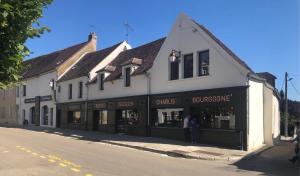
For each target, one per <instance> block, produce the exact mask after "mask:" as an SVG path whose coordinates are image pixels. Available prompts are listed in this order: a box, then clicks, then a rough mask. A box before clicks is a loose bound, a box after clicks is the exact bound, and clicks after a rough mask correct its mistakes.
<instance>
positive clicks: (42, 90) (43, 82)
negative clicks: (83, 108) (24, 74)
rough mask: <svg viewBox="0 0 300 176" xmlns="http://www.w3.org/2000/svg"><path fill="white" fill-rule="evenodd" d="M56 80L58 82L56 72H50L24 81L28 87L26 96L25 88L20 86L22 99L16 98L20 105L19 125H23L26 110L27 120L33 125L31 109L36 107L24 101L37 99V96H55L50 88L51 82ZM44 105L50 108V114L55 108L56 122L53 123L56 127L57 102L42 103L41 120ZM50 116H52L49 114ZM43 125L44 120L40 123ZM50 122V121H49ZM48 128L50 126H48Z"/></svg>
mask: <svg viewBox="0 0 300 176" xmlns="http://www.w3.org/2000/svg"><path fill="white" fill-rule="evenodd" d="M52 79H54V80H56V79H57V77H56V72H49V73H46V74H43V75H40V76H37V77H32V78H29V79H26V80H23V82H22V85H23V84H25V85H26V96H25V97H24V96H23V86H22V85H21V86H20V97H19V98H16V104H17V105H19V116H18V123H19V124H22V123H23V116H22V110H23V109H25V113H26V115H25V119H26V120H28V121H29V123H31V119H30V108H31V107H34V106H35V103H25V102H24V100H25V99H28V98H35V97H36V96H47V95H53V91H52V90H51V87H50V86H49V83H50V81H51V80H52ZM43 105H47V106H48V108H49V112H50V108H54V115H53V116H54V117H53V119H54V122H53V126H52V127H55V124H56V121H55V119H56V118H55V117H56V116H55V112H56V106H55V102H54V99H53V100H52V101H43V102H41V106H40V112H41V113H40V114H41V116H40V118H42V110H41V108H42V106H43ZM49 115H50V114H49ZM40 122H41V124H42V120H41V121H40ZM49 122H50V121H49ZM46 126H50V123H49V125H46Z"/></svg>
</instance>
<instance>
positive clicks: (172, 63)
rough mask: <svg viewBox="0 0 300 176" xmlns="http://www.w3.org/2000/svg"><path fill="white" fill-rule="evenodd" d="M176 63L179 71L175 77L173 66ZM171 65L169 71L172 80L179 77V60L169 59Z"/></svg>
mask: <svg viewBox="0 0 300 176" xmlns="http://www.w3.org/2000/svg"><path fill="white" fill-rule="evenodd" d="M175 64H176V65H177V73H176V77H173V75H174V74H172V71H173V69H172V68H173V66H174V65H175ZM169 65H170V71H169V75H170V79H169V80H170V81H173V80H178V79H179V67H180V63H179V60H177V61H174V62H171V61H169Z"/></svg>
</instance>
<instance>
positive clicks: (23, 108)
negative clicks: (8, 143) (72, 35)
mask: <svg viewBox="0 0 300 176" xmlns="http://www.w3.org/2000/svg"><path fill="white" fill-rule="evenodd" d="M96 40H97V37H96V35H95V34H94V33H91V34H90V35H89V38H88V41H87V42H83V43H80V44H77V45H74V46H71V47H68V48H65V49H62V50H59V51H55V52H53V53H50V54H46V55H43V56H39V57H37V58H33V59H30V60H27V61H24V65H26V67H27V69H25V70H24V72H23V73H22V76H23V79H22V84H21V85H20V86H18V87H17V88H16V89H17V92H18V93H17V94H19V95H20V96H19V97H17V98H16V104H17V107H19V111H18V114H19V116H18V122H19V124H29V125H37V126H46V127H55V126H56V118H55V117H56V92H57V91H59V90H57V89H58V88H57V86H56V81H57V80H58V79H59V78H60V77H62V76H63V75H65V73H66V72H67V71H68V70H70V69H71V68H72V67H73V65H74V64H76V63H77V62H78V61H79V60H80V59H81V58H82V57H83V56H84V55H85V54H87V53H89V52H93V51H95V50H96Z"/></svg>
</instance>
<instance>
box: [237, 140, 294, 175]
mask: <svg viewBox="0 0 300 176" xmlns="http://www.w3.org/2000/svg"><path fill="white" fill-rule="evenodd" d="M293 154H294V145H293V144H291V143H289V142H281V143H280V144H278V145H276V146H274V147H272V148H269V149H268V150H265V151H263V152H262V153H259V154H258V155H256V156H254V157H250V158H247V159H242V160H240V161H238V162H236V163H233V165H234V166H236V167H237V168H238V169H240V170H247V171H257V172H262V173H263V174H262V175H272V176H299V175H300V172H299V171H300V167H299V165H293V164H292V163H290V162H289V161H288V159H289V158H291V156H292V155H293Z"/></svg>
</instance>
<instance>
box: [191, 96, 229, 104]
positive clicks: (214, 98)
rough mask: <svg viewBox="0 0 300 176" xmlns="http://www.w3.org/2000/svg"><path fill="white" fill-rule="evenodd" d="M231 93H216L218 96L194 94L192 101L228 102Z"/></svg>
mask: <svg viewBox="0 0 300 176" xmlns="http://www.w3.org/2000/svg"><path fill="white" fill-rule="evenodd" d="M231 96H232V95H218V96H196V97H192V103H195V104H197V103H220V102H230V101H231Z"/></svg>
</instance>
